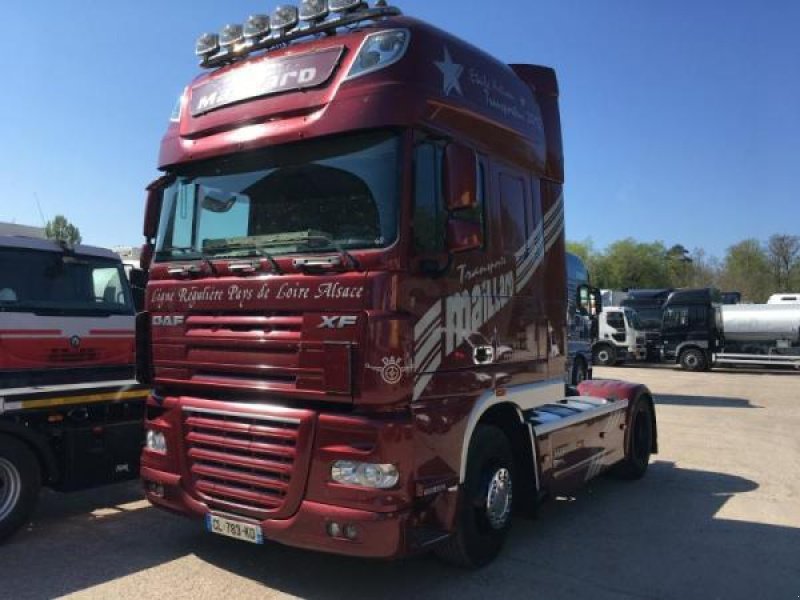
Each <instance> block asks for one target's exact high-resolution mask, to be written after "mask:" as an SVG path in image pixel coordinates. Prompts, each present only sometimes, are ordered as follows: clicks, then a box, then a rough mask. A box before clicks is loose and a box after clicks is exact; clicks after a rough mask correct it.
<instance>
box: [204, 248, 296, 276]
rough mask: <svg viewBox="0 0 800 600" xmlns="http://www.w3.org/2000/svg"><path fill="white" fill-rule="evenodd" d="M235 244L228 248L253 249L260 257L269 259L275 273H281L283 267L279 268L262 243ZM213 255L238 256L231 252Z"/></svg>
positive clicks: (222, 256)
mask: <svg viewBox="0 0 800 600" xmlns="http://www.w3.org/2000/svg"><path fill="white" fill-rule="evenodd" d="M235 246H238V248H236V247H235ZM235 246H234V247H229V248H228V250H236V249H240V250H253V251H255V253H256V254H258V256H260V257H261V258H266V259H267V260H268V261H269V264H270V265H272V270H273V271H275V273H277V274H278V275H283V269H281V266H280V265H279V264H278V261H277V260H275V257H274V256H273V255H272V254H270V253H269V252H267V250H266V248H264V246H263V244H259V243H258V242H250V243H242V244H236V245H235ZM215 256H216V258H239V257H237V256H234V255H232V254H217V255H215Z"/></svg>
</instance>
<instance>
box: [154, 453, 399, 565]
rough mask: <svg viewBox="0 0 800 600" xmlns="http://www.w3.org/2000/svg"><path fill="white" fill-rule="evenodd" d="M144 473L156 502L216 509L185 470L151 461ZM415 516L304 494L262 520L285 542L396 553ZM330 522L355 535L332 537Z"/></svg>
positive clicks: (270, 534) (173, 507) (179, 509)
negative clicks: (189, 485) (292, 506)
mask: <svg viewBox="0 0 800 600" xmlns="http://www.w3.org/2000/svg"><path fill="white" fill-rule="evenodd" d="M141 475H142V479H143V480H144V482H145V494H146V496H147V499H148V500H149V501H150V502H151V503H152V504H154V505H155V506H158V507H160V508H164V509H167V510H169V511H172V512H175V513H179V514H182V515H186V516H189V517H192V518H195V519H198V520H199V519H203V518H204V517H205V515H207V514H208V513H209V512H211V511H210V510H209V509H208V507H207V506H206V505H205V504H203V503H202V502H199V501H198V500H196V499H194V498H192V497H191V496H190V495H189V494H187V493H186V492H185V491H184V490H183V488H182V486H181V477H180V475H175V474H174V473H167V472H163V471H158V470H156V469H152V468H149V467H143V468H142V471H141ZM152 483H156V484H160V485H162V486H163V490H164V492H163V497H162V496H157V495H155V494H153V493H152V491H151V489H150V488H151V486H150V485H148V484H152ZM221 514H222V513H221ZM410 517H411V511H410V510H405V511H401V512H394V513H376V512H370V511H365V510H355V509H351V508H343V507H340V506H332V505H328V504H321V503H318V502H312V501H309V500H303V501H302V503H301V504H300V508H299V509H298V510H297V512H295V514H294V515H293V516H291V517H290V518H287V519H270V520H265V521H260V522H259V525H260V526H261V529H262V531H263V533H264V538H265V539H266V540H270V541H273V542H277V543H279V544H284V545H286V546H294V547H296V548H303V549H307V550H318V551H322V552H330V553H333V554H341V555H346V556H355V557H363V558H367V557H371V558H397V557H400V556H402V555H404V554H406V553H408V551H409V548H408V546H409V544H408V543H407V540H406V537H407V536H406V531H407V529H408V525H409V523H408V522H409V519H410ZM233 518H240V517H233ZM245 520H247V519H245ZM331 522H336V523H339V524H347V525H354V526H355V527H356V528H357V530H358V535H357V537H356V539H354V540H349V539H344V538H334V537H331V536H330V535H329V534H328V524H329V523H331Z"/></svg>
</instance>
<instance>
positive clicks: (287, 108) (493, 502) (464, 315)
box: [137, 0, 656, 567]
mask: <svg viewBox="0 0 800 600" xmlns="http://www.w3.org/2000/svg"><path fill="white" fill-rule="evenodd" d="M197 53H198V55H199V56H200V57H201V59H202V66H203V67H205V68H206V69H207V70H208V72H207V73H204V74H202V75H200V76H199V77H198V78H197V79H195V80H194V82H193V83H191V84H190V85H189V86H188V87H187V88H186V91H185V93H184V94H183V96H182V98H181V100H180V103H179V104H178V106H177V108H176V110H175V112H174V114H173V117H172V123H171V125H170V127H169V129H168V131H167V133H166V136H165V137H164V139H163V142H162V146H161V155H160V167H161V169H162V170H163V171H164V173H165V174H164V176H163V177H162V178H161V179H159V180H158V181H157V182H155V183H154V184H152V185H151V186H150V188H149V194H148V201H147V209H146V216H145V227H144V233H145V236H146V237H147V245H146V252H145V255H146V256H147V255H152V256H153V259H154V260H153V263H152V267H151V270H150V282H149V286H148V290H147V311H146V312H145V313H142V314H141V315H140V316H139V318H138V320H137V333H138V340H139V347H138V348H139V352H138V361H137V366H138V369H139V376H140V377H141V379H142V380H143V381H146V382H148V383H150V384H151V385H152V386H153V393H152V396H151V398H149V400H148V407H147V420H146V428H147V446H146V449H145V450H144V453H143V457H142V476H143V480H144V485H145V489H146V493H147V497H148V498H149V499H150V501H151V502H152V503H153V504H155V505H157V506H160V507H163V508H165V509H169V510H171V511H174V512H177V513H181V514H184V515H190V516H193V517H196V518H198V519H203V520H204V522H205V527H206V528H207V529H208V530H209V531H210V532H213V533H216V534H221V535H224V536H230V537H235V538H238V539H241V540H244V541H247V542H253V543H263V542H264V541H275V542H279V543H284V544H288V545H292V546H298V547H303V548H310V549H315V550H323V551H328V552H333V553H339V554H346V555H352V556H362V557H387V558H389V557H398V556H401V555H406V554H409V553H415V552H423V551H426V550H429V549H430V550H436V551H437V552H438V553H439V554H440V555H441V556H443V557H445V558H447V559H449V560H451V561H452V562H455V563H457V564H461V565H465V566H469V567H476V566H480V565H483V564H485V563H487V562H488V561H490V560H491V559H492V558H494V557H495V556H496V555H497V553H498V552H499V550H500V548H501V546H502V543H503V540H504V539H505V537H506V534H507V532H508V530H509V528H510V526H511V522H512V515H513V514H514V512H515V511H517V512H518V511H522V512H525V511H529V510H531V509H532V508H534V507H535V506H536V505H537V503H538V502H540V501H541V499H543V498H545V497H547V496H554V495H559V494H566V493H569V492H571V491H572V490H573V489H575V488H576V487H577V486H579V485H581V484H582V483H584V482H585V481H587V480H589V479H591V478H593V477H595V476H597V475H599V474H600V473H602V472H604V471H606V470H608V469H612V468H613V469H614V470H616V471H618V472H619V473H621V474H623V475H625V476H628V477H640V476H642V475H643V474H644V472H645V470H646V469H647V465H648V462H649V458H650V454H651V452H654V451H655V450H656V422H655V416H654V409H653V403H652V399H651V396H650V394H649V393H648V391H647V390H646V389H645V388H644V387H642V386H637V385H631V384H626V383H621V382H586V383H583V384H582V385H581V386H580V388H579V394H578V395H574V396H568V395H567V394H565V370H566V369H565V365H566V360H567V356H566V355H567V339H566V323H565V317H566V313H567V310H566V303H565V299H566V275H565V248H564V246H565V244H564V204H563V195H562V183H563V161H562V149H561V131H560V122H559V109H558V88H557V84H556V78H555V74H554V72H553V71H552V70H551V69H549V68H544V67H538V66H532V65H511V66H508V65H505V64H502V63H500V62H498V61H497V60H495V59H493V58H492V57H490V56H488V55H487V54H485V53H483V52H481V51H480V50H478V49H476V48H474V47H473V46H470V45H469V44H467V43H465V42H463V41H461V40H459V39H457V38H455V37H453V36H451V35H449V34H447V33H445V32H443V31H441V30H439V29H436V28H434V27H432V26H430V25H428V24H425V23H423V22H420V21H418V20H415V19H412V18H406V17H404V16H402V15H401V13H400V11H399V10H398V9H396V8H393V7H389V6H386V5H385V3H377V4H376V5H374V6H368V5H367V4H366V3H364V2H352V1H347V0H330V2H325V1H324V0H322V1H321V0H306V1H304V2H303V3H302V5H301V6H300V8H299V10H298V8H295V7H291V6H283V7H281V8H279V9H277V10H276V11H275V12H274V13H273V14H272V15H271V16H270V17H266V16H254V17H251V18H250V19H249V20H248V21H247V23H246V24H245V25H244V26H240V25H229V26H227V27H225V28H224V29H223V30H222V32H221V33H220V34H219V35H217V34H208V35H204V36H202V37H201V38H200V40H199V41H198V46H197ZM582 297H588V294H587V293H584V294H582ZM585 308H587V309H589V308H590V307H585Z"/></svg>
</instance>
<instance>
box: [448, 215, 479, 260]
mask: <svg viewBox="0 0 800 600" xmlns="http://www.w3.org/2000/svg"><path fill="white" fill-rule="evenodd" d="M482 245H483V230H482V228H481V226H480V225H478V224H477V223H473V222H472V221H465V220H464V219H459V218H457V217H452V218H451V219H450V220H449V221H448V222H447V249H448V250H449V251H450V252H452V253H454V254H455V253H458V252H466V251H467V250H474V249H475V248H480V247H481V246H482Z"/></svg>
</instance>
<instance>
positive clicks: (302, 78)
mask: <svg viewBox="0 0 800 600" xmlns="http://www.w3.org/2000/svg"><path fill="white" fill-rule="evenodd" d="M316 77H317V70H316V69H315V68H314V67H309V68H307V69H300V75H298V77H297V83H299V84H300V85H303V84H306V83H311V82H312V81H314V79H316Z"/></svg>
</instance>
